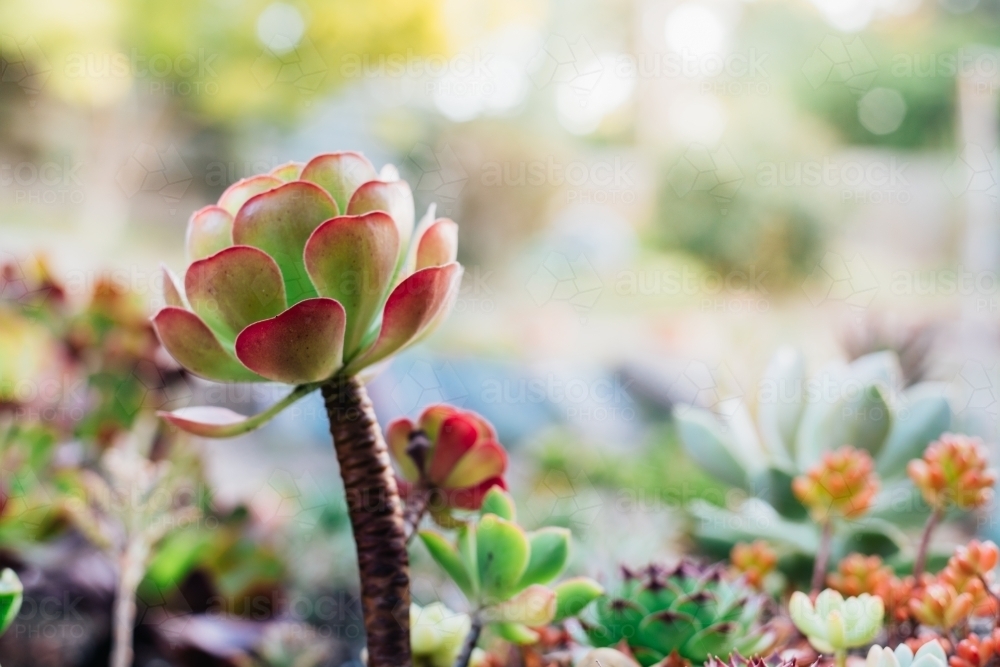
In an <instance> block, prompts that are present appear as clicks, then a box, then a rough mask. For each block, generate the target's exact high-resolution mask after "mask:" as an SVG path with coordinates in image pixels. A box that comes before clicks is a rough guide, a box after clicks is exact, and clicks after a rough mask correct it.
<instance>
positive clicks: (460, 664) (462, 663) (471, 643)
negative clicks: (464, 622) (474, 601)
mask: <svg viewBox="0 0 1000 667" xmlns="http://www.w3.org/2000/svg"><path fill="white" fill-rule="evenodd" d="M482 632H483V619H482V616H480V614H478V613H476V614H473V615H472V626H471V627H470V628H469V634H467V635H465V641H464V642H463V643H462V650H461V651H460V652H459V654H458V657H457V658H455V665H454V667H469V661H470V660H471V659H472V652H473V651H474V650H476V644H478V643H479V635H481V634H482Z"/></svg>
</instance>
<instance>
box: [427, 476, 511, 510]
mask: <svg viewBox="0 0 1000 667" xmlns="http://www.w3.org/2000/svg"><path fill="white" fill-rule="evenodd" d="M494 486H498V487H500V488H501V489H503V490H504V491H506V490H507V482H506V481H504V478H503V477H491V478H490V479H487V480H484V481H482V482H480V483H479V484H477V485H475V486H470V487H466V488H462V489H441V491H440V493H441V495H442V497H443V499H444V501H445V503H446V504H447V505H449V506H451V507H457V508H459V509H463V510H478V509H479V508H480V507H482V505H483V498H485V497H486V494H487V493H489V490H490V489H492V488H493V487H494Z"/></svg>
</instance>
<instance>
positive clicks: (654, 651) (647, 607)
mask: <svg viewBox="0 0 1000 667" xmlns="http://www.w3.org/2000/svg"><path fill="white" fill-rule="evenodd" d="M623 578H624V581H623V582H622V584H621V587H620V588H619V589H618V590H617V591H616V592H614V593H613V594H610V595H608V596H606V597H603V598H601V599H600V600H598V601H597V602H596V603H595V605H594V608H593V609H592V612H593V613H592V614H591V615H589V616H586V617H585V622H586V626H585V627H586V630H587V636H588V637H589V638H590V640H591V641H592V642H593V644H594V645H595V646H608V647H613V646H617V645H619V644H621V643H624V644H627V645H628V648H629V650H630V651H631V652H632V654H633V655H634V656H635V658H636V659H637V660H638V661H639V663H640V664H641V665H643V666H644V667H646V666H648V665H653V664H655V663H657V662H660V661H661V660H664V659H665V658H667V657H668V656H670V655H673V654H676V655H677V656H679V657H680V658H682V659H684V660H689V661H691V662H693V663H696V664H698V663H703V662H705V661H706V660H708V658H709V657H710V656H714V655H721V656H729V654H730V653H733V652H739V653H744V654H748V655H749V654H756V653H761V652H764V651H766V650H767V649H768V648H769V647H770V645H771V643H772V642H773V640H774V637H773V635H772V634H771V633H769V632H767V631H766V630H765V629H764V627H763V626H762V625H761V624H760V623H759V622H758V621H759V618H760V616H761V613H762V610H763V602H764V599H763V598H762V597H761V596H760V595H759V594H758V593H757V592H756V591H754V590H753V589H752V588H750V587H749V586H747V585H746V584H745V583H744V582H743V581H742V580H739V579H737V580H731V579H729V578H727V577H726V576H725V572H724V571H723V569H722V568H721V567H718V566H709V567H703V566H700V565H698V564H697V563H695V562H694V561H691V560H683V561H681V562H680V563H678V564H677V565H676V566H674V567H672V568H664V567H660V566H657V565H650V566H649V567H646V568H645V569H643V570H642V571H641V572H633V571H631V570H629V569H627V568H625V569H624V570H623Z"/></svg>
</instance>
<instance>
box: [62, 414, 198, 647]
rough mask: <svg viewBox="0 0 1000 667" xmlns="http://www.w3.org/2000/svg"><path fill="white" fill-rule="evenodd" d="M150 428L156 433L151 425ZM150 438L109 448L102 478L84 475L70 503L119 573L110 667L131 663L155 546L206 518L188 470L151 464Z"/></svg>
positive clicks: (77, 521) (168, 464)
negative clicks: (139, 593) (191, 491)
mask: <svg viewBox="0 0 1000 667" xmlns="http://www.w3.org/2000/svg"><path fill="white" fill-rule="evenodd" d="M141 425H142V424H140V426H141ZM145 426H146V427H147V428H146V431H147V433H148V432H149V431H151V429H150V428H149V427H150V426H151V425H150V424H145ZM148 440H149V438H147V437H144V434H143V433H142V431H141V430H137V432H136V433H135V434H133V435H132V436H131V437H128V438H123V439H122V440H121V441H119V442H118V443H116V444H115V445H114V446H112V447H109V448H108V449H107V451H106V452H105V453H104V455H103V456H102V457H101V474H98V473H97V472H93V471H90V470H84V471H82V472H81V475H80V479H81V482H82V484H83V497H82V498H79V499H78V502H69V503H67V505H66V507H67V510H68V511H69V512H70V515H71V516H72V518H73V520H74V523H75V524H76V526H77V527H78V528H79V529H80V530H81V531H82V532H83V533H84V534H85V535H86V536H87V538H88V539H90V541H91V542H93V543H94V544H95V545H96V546H98V547H100V548H101V549H102V550H103V551H104V552H105V553H106V554H107V555H108V556H109V558H110V559H111V562H112V563H113V565H114V566H115V568H116V570H117V574H118V588H117V590H116V591H115V600H114V610H113V626H112V632H113V635H114V637H113V639H114V641H113V647H112V652H111V667H128V666H129V665H131V664H132V657H133V650H132V628H133V626H134V625H135V616H136V600H135V595H136V590H137V589H138V587H139V583H140V582H141V581H142V579H143V577H144V576H145V574H146V570H147V568H148V567H149V565H150V562H151V561H152V559H153V553H154V548H155V547H156V546H157V544H159V542H160V541H161V540H162V539H163V538H164V537H165V536H166V535H167V534H168V533H169V532H170V531H172V530H176V529H178V528H181V527H183V526H185V525H186V524H188V523H190V522H192V521H194V520H195V519H197V518H198V517H199V516H200V515H201V513H200V510H199V509H198V508H197V507H195V506H193V505H192V504H191V501H192V498H190V497H188V496H187V494H186V493H185V491H186V484H187V482H186V474H185V472H186V471H185V470H184V469H183V467H181V466H178V465H174V464H173V463H172V462H170V461H151V460H150V459H149V458H148V457H147V455H146V454H144V453H143V452H142V451H141V450H140V448H141V447H143V446H147V445H148V442H147V441H148Z"/></svg>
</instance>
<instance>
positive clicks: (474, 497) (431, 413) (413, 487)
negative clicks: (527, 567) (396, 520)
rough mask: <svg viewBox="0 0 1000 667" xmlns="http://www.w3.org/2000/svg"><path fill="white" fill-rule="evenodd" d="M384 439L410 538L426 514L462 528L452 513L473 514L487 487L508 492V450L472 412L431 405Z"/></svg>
mask: <svg viewBox="0 0 1000 667" xmlns="http://www.w3.org/2000/svg"><path fill="white" fill-rule="evenodd" d="M386 440H388V443H389V452H390V453H391V454H392V457H393V459H394V460H395V461H396V465H397V466H398V467H399V471H400V479H399V480H398V484H399V488H400V493H401V494H402V495H403V497H404V498H405V499H406V510H407V512H406V515H407V516H406V519H407V521H406V523H407V529H408V530H409V531H410V536H411V537H412V536H413V535H414V534H415V530H416V527H417V526H418V525H419V523H420V520H421V519H422V518H423V516H424V514H425V513H427V512H430V515H431V518H433V519H434V521H435V522H437V524H438V525H440V526H444V527H446V528H454V527H457V526H459V525H461V520H460V519H458V518H456V517H455V516H454V515H453V511H454V510H478V509H479V508H480V507H481V506H482V504H483V499H484V498H485V497H486V494H487V492H488V491H489V490H490V489H492V488H493V487H498V488H500V489H506V488H507V483H506V481H505V480H504V473H506V471H507V452H506V451H505V450H504V448H503V447H502V446H501V445H500V443H499V442H498V441H497V435H496V432H495V431H494V430H493V426H492V425H491V424H490V423H489V422H488V421H486V420H485V419H483V418H482V417H481V416H480V415H478V414H476V413H475V412H471V411H467V410H459V409H458V408H455V407H452V406H450V405H432V406H430V407H428V408H427V409H426V410H424V412H423V413H422V414H421V415H420V418H419V419H418V420H417V422H416V423H413V422H412V421H410V420H409V419H405V418H403V419H397V420H396V421H394V422H392V423H391V424H389V428H387V429H386Z"/></svg>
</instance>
